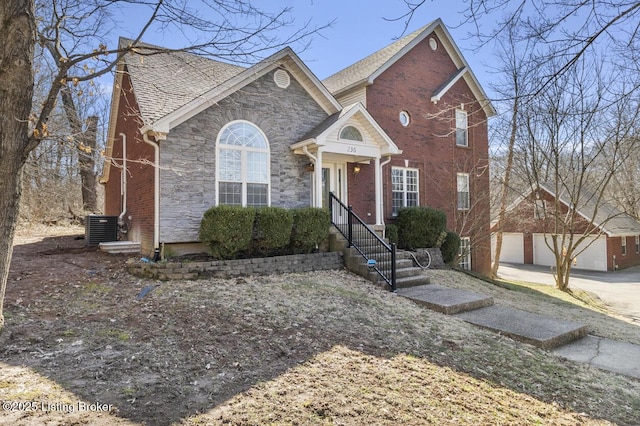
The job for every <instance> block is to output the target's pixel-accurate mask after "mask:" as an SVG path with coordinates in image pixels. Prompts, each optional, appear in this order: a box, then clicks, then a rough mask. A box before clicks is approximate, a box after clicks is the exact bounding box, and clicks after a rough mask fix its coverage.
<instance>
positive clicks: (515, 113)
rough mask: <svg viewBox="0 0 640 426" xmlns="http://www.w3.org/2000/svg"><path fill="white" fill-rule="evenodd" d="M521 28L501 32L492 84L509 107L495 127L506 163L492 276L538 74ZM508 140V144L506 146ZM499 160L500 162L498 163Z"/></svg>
mask: <svg viewBox="0 0 640 426" xmlns="http://www.w3.org/2000/svg"><path fill="white" fill-rule="evenodd" d="M517 32H518V28H517V27H516V26H514V25H509V26H508V27H507V28H506V30H505V31H504V32H503V33H502V34H500V35H499V36H498V38H497V39H496V44H497V46H498V53H497V56H498V58H499V60H500V61H501V65H500V66H499V71H498V72H499V73H500V77H503V78H501V79H500V80H501V81H500V82H499V83H498V84H492V87H493V89H494V91H495V93H496V94H497V95H498V96H500V97H501V98H502V99H499V100H498V102H499V103H500V104H501V106H502V109H503V110H504V111H505V113H504V116H502V117H498V118H499V119H500V120H501V122H499V123H498V124H494V129H501V130H504V132H503V133H501V134H500V136H498V137H497V138H496V137H494V138H493V139H494V141H495V140H496V139H498V141H497V144H498V145H499V147H496V148H494V149H499V150H503V151H505V152H503V155H504V164H503V168H502V170H501V173H500V178H499V185H496V186H494V187H493V188H492V189H493V190H494V191H496V192H497V194H496V196H497V197H498V198H499V199H498V200H496V202H497V203H498V206H497V219H496V225H495V229H496V231H495V248H494V253H493V259H494V260H493V264H492V266H491V276H492V277H497V275H498V267H499V266H500V254H501V252H502V236H503V234H502V224H503V223H504V220H505V215H506V213H507V207H508V204H509V200H510V197H509V195H510V193H511V192H512V191H513V189H512V182H511V175H512V169H513V157H514V151H515V145H516V140H517V138H518V133H519V131H520V127H519V123H520V121H519V120H520V115H521V109H522V107H523V105H524V104H526V103H527V101H528V100H529V99H530V96H529V90H530V86H531V82H532V80H533V79H534V77H535V70H536V69H537V67H536V66H535V63H532V62H530V60H529V56H530V54H531V51H532V47H533V46H534V43H533V42H531V41H529V40H526V39H525V40H524V41H523V42H522V43H517V41H516V40H517V39H519V36H518V33H517ZM504 140H506V148H505V147H504ZM494 164H496V163H494Z"/></svg>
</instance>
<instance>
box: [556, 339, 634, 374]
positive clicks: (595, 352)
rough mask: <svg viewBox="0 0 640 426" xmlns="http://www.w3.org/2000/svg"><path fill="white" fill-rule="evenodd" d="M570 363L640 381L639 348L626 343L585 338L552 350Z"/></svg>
mask: <svg viewBox="0 0 640 426" xmlns="http://www.w3.org/2000/svg"><path fill="white" fill-rule="evenodd" d="M553 353H554V354H556V355H559V356H561V357H563V358H566V359H570V360H572V361H577V362H584V363H587V364H590V365H592V366H593V367H597V368H601V369H603V370H608V371H613V372H615V373H619V374H624V375H625V376H630V377H635V378H637V379H640V346H638V345H634V344H631V343H627V342H618V341H616V340H610V339H605V338H602V337H596V336H591V335H589V336H586V337H584V338H583V339H580V340H577V341H575V342H573V343H570V344H568V345H565V346H562V347H560V348H557V349H555V350H553Z"/></svg>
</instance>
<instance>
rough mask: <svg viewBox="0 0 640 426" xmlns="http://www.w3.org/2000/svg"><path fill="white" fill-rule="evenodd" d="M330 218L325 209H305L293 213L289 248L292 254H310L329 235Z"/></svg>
mask: <svg viewBox="0 0 640 426" xmlns="http://www.w3.org/2000/svg"><path fill="white" fill-rule="evenodd" d="M330 227H331V216H329V211H328V210H327V209H320V208H317V207H306V208H302V209H296V210H294V211H293V230H292V232H291V248H292V250H293V252H294V253H311V252H313V251H314V250H315V249H316V248H317V247H318V246H319V245H320V243H322V241H324V239H325V238H327V236H328V235H329V228H330Z"/></svg>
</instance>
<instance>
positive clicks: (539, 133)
mask: <svg viewBox="0 0 640 426" xmlns="http://www.w3.org/2000/svg"><path fill="white" fill-rule="evenodd" d="M601 64H602V61H599V60H593V61H587V60H586V59H584V58H583V59H581V60H580V61H579V62H578V63H577V65H578V66H576V67H573V68H572V69H571V70H569V71H567V72H566V73H564V74H563V75H562V76H561V77H559V78H557V79H556V80H554V81H552V82H551V83H550V84H549V85H548V87H547V89H546V90H545V91H544V92H543V93H541V94H540V95H538V96H536V98H535V99H534V100H532V101H531V102H529V103H527V104H526V106H525V108H524V111H523V115H522V118H521V120H522V121H521V125H522V126H523V128H524V129H526V135H524V138H523V140H522V141H521V152H522V161H521V162H520V164H519V167H520V169H519V170H520V172H521V173H523V174H524V176H525V177H526V179H527V180H528V181H529V186H530V188H533V189H534V191H540V189H541V188H542V189H549V190H550V192H552V194H553V196H554V198H553V200H552V202H551V205H547V206H545V207H543V208H540V207H539V206H535V207H536V208H537V212H538V214H539V215H540V216H541V219H542V222H543V226H544V229H543V230H544V234H545V242H546V244H547V246H548V247H549V249H550V250H551V251H552V252H553V254H554V257H555V271H556V276H555V278H556V285H557V287H558V288H559V289H560V290H563V291H566V290H567V289H568V288H569V277H570V274H571V268H572V264H573V260H574V259H575V258H576V257H577V256H578V255H579V254H580V253H582V252H584V251H585V250H586V249H587V248H588V247H589V246H590V245H591V243H592V242H593V241H594V237H597V236H599V235H601V234H602V232H603V227H606V225H607V223H608V222H610V221H611V220H613V219H615V217H616V215H617V213H616V212H615V211H614V210H612V209H609V208H608V206H609V204H608V203H609V200H608V197H607V194H608V189H609V183H610V182H611V180H612V179H613V176H614V175H615V174H616V173H617V171H618V170H619V168H620V167H621V165H622V164H624V162H625V161H626V159H627V158H628V156H629V153H630V152H632V151H633V150H634V149H636V147H635V146H632V145H629V144H623V143H622V141H623V140H624V139H625V137H626V135H627V134H628V131H629V126H630V124H631V123H630V122H629V120H627V119H626V117H627V115H626V114H625V115H622V116H621V112H622V111H623V110H624V111H626V112H630V113H632V114H635V115H636V116H637V105H636V103H635V102H623V101H622V100H620V99H617V98H616V97H615V96H613V95H612V94H611V93H612V92H611V90H610V89H611V88H614V87H615V84H616V83H615V81H612V80H611V79H609V80H605V79H604V74H603V73H602V68H603V66H602V65H601ZM553 65H554V64H550V66H551V67H553ZM615 79H616V80H618V79H624V76H622V75H616V76H615ZM634 111H635V112H634ZM605 148H606V149H605ZM532 202H534V203H535V202H536V201H535V200H532Z"/></svg>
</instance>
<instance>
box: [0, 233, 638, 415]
mask: <svg viewBox="0 0 640 426" xmlns="http://www.w3.org/2000/svg"><path fill="white" fill-rule="evenodd" d="M76 231H78V230H76ZM79 232H80V233H81V230H80V231H79ZM69 233H70V234H71V233H72V232H69ZM17 244H18V245H16V250H15V255H14V259H15V262H14V265H13V267H12V273H11V276H10V281H9V288H8V290H7V298H6V308H5V313H6V316H7V330H6V331H5V332H4V333H3V334H2V335H1V336H0V340H1V341H2V346H1V349H0V354H1V358H0V359H1V363H0V400H2V401H3V402H10V403H13V405H9V406H7V407H9V408H11V410H10V411H4V412H3V413H1V414H0V423H2V424H12V425H40V424H59V425H75V424H98V425H108V424H134V425H142V424H146V425H171V424H181V425H208V424H212V425H218V424H230V425H263V424H274V425H315V424H318V425H325V424H332V425H399V424H407V425H424V424H434V425H447V424H450V425H485V424H486V425H536V424H539V425H601V424H621V425H634V424H640V381H638V380H635V379H631V378H628V377H624V376H621V375H618V374H614V373H610V372H607V371H602V370H598V369H594V368H590V367H588V366H586V365H583V364H578V363H574V362H570V361H565V360H562V359H560V358H558V357H556V356H554V355H553V354H551V353H549V352H547V351H543V350H540V349H537V348H535V347H533V346H529V345H526V344H522V343H518V342H514V341H512V340H511V339H508V338H505V337H502V336H500V335H497V334H494V333H491V332H488V331H485V330H482V329H479V328H477V327H475V326H472V325H470V324H467V323H464V322H462V321H460V320H458V319H456V318H452V317H447V316H444V315H441V314H438V313H435V312H432V311H429V310H427V309H425V308H422V307H419V306H417V305H416V304H414V303H412V302H411V301H409V300H407V299H404V298H402V297H398V296H396V295H393V294H391V293H388V292H385V291H382V290H380V289H378V288H376V287H374V286H372V285H371V284H370V283H368V282H366V281H364V280H362V279H360V278H359V277H356V276H354V275H352V274H350V273H347V272H345V271H330V272H318V273H309V274H288V275H273V276H265V277H245V278H242V279H233V280H222V279H211V280H207V281H183V282H177V281H174V282H155V281H148V280H141V279H138V278H133V277H131V276H129V275H127V274H126V273H125V272H124V270H123V269H122V265H123V263H124V261H125V258H121V257H114V256H107V255H104V254H101V253H97V252H95V251H90V250H86V249H83V246H82V244H83V242H82V241H77V240H74V239H73V238H72V237H69V236H67V237H56V238H45V239H43V238H41V237H40V236H37V235H33V232H31V233H30V234H28V235H26V234H25V235H20V238H18V240H17ZM432 274H433V281H434V282H437V283H439V284H442V285H448V286H452V287H458V288H468V289H472V290H474V291H477V292H482V293H486V294H491V295H492V296H494V298H495V299H496V301H497V303H503V304H506V305H510V306H515V307H518V308H520V309H525V310H530V311H533V312H538V313H544V314H548V315H550V316H555V317H558V318H569V319H572V320H576V321H581V322H584V323H585V324H588V325H589V327H590V332H591V333H593V334H596V335H601V336H606V337H610V338H615V339H619V340H625V341H629V342H633V343H638V344H640V337H639V334H640V330H639V329H638V326H637V325H634V324H631V323H630V322H627V321H625V320H624V319H623V318H619V317H615V316H612V315H610V313H606V312H603V311H602V310H598V309H597V308H596V309H592V308H591V307H589V306H586V305H584V304H583V303H582V302H579V301H576V299H573V298H570V297H564V296H563V297H559V295H557V294H555V293H554V292H553V291H552V294H547V290H549V289H547V290H544V291H543V290H541V289H537V288H535V286H533V287H519V289H518V290H513V289H507V288H502V287H498V286H495V285H493V284H489V283H487V282H484V281H480V280H477V279H475V278H473V277H469V276H467V275H464V274H461V273H459V272H453V271H432ZM147 286H154V287H153V290H152V291H150V292H149V293H148V294H147V295H146V296H145V297H143V298H141V299H138V297H137V296H138V295H139V294H140V291H141V290H142V289H143V288H145V287H147ZM28 402H34V403H36V405H35V406H34V407H35V409H26V405H25V403H28ZM19 403H22V405H20V404H19ZM79 403H80V405H78V404H79ZM88 403H94V404H95V403H100V404H105V405H104V407H106V408H108V410H107V411H106V412H97V411H96V410H93V411H91V410H80V409H79V408H86V407H87V405H82V404H88ZM56 404H57V405H56ZM65 404H66V405H65ZM65 407H66V409H65ZM68 407H74V408H75V409H74V410H71V409H69V408H68ZM97 407H102V406H95V407H94V408H97ZM55 408H59V409H58V410H55Z"/></svg>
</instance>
